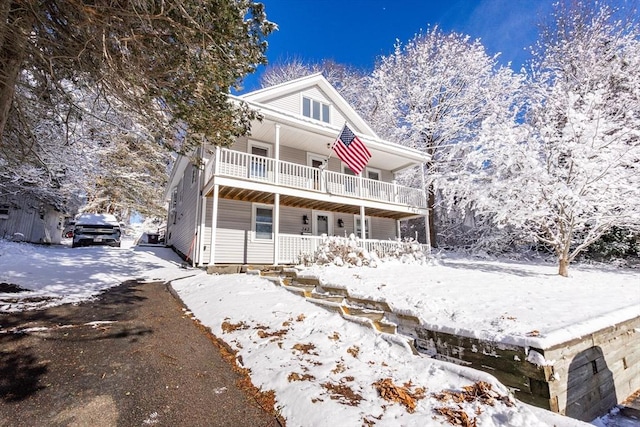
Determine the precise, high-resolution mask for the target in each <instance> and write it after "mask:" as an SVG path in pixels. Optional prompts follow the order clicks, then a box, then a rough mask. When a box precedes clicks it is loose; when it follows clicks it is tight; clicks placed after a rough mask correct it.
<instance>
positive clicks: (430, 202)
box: [427, 184, 438, 248]
mask: <svg viewBox="0 0 640 427" xmlns="http://www.w3.org/2000/svg"><path fill="white" fill-rule="evenodd" d="M427 192H428V194H427V208H428V209H429V214H428V215H429V230H428V231H427V232H428V233H429V239H430V240H431V247H432V248H437V247H438V241H437V240H436V221H435V217H436V215H435V209H434V206H435V204H436V195H435V191H434V189H433V184H429V188H427Z"/></svg>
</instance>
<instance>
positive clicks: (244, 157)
mask: <svg viewBox="0 0 640 427" xmlns="http://www.w3.org/2000/svg"><path fill="white" fill-rule="evenodd" d="M216 153H219V155H218V157H217V158H216V157H212V158H211V159H210V160H209V161H208V164H207V168H206V175H205V178H206V182H209V180H210V179H211V178H212V177H213V176H214V175H219V176H229V177H234V178H242V179H248V180H251V181H257V182H265V183H269V184H274V185H281V186H285V187H291V188H297V189H303V190H309V191H317V192H326V193H330V194H334V195H339V196H347V197H356V198H361V199H366V200H376V201H381V202H387V203H396V204H401V205H407V206H412V207H419V208H426V200H425V196H424V192H423V190H420V189H417V188H411V187H404V186H401V185H397V184H394V183H390V182H382V181H377V180H373V179H368V178H362V177H359V176H353V175H347V174H343V173H338V172H332V171H327V170H322V169H318V168H313V167H310V166H305V165H300V164H297V163H290V162H285V161H282V160H280V161H276V160H275V159H270V158H267V157H262V156H257V155H253V154H248V153H243V152H240V151H234V150H229V149H226V148H220V149H218V150H217V151H216Z"/></svg>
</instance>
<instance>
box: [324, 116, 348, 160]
mask: <svg viewBox="0 0 640 427" xmlns="http://www.w3.org/2000/svg"><path fill="white" fill-rule="evenodd" d="M346 125H347V122H346V121H345V122H344V126H342V129H341V130H340V133H339V134H338V136H337V137H336V139H334V140H333V142H332V143H331V146H330V147H329V149H330V150H331V152H330V153H329V157H327V158H326V160H325V161H324V164H325V165H328V164H329V159H330V158H331V156H333V147H335V145H336V142H338V139H339V138H340V135H342V131H343V130H344V127H345V126H346Z"/></svg>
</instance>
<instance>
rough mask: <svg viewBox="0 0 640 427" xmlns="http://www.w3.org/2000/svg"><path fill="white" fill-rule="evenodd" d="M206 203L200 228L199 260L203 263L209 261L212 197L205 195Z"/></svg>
mask: <svg viewBox="0 0 640 427" xmlns="http://www.w3.org/2000/svg"><path fill="white" fill-rule="evenodd" d="M206 204H207V206H206V212H205V220H204V221H205V222H204V224H205V225H204V228H203V230H202V241H203V243H202V245H203V246H202V248H203V250H202V256H201V260H202V263H203V264H208V263H209V262H210V261H211V219H212V218H213V197H207V198H206Z"/></svg>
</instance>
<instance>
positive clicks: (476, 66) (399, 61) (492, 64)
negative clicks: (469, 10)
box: [369, 27, 520, 246]
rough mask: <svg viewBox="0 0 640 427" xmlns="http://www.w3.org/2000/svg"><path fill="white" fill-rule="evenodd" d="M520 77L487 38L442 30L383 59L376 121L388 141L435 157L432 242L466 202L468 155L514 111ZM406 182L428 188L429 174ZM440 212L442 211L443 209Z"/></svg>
mask: <svg viewBox="0 0 640 427" xmlns="http://www.w3.org/2000/svg"><path fill="white" fill-rule="evenodd" d="M519 85H520V78H519V77H518V76H517V75H514V74H513V72H512V71H511V70H510V69H508V68H505V67H499V66H498V64H497V56H493V57H492V56H489V55H487V53H486V52H485V49H484V47H483V46H482V44H481V43H480V41H479V40H470V38H469V37H468V36H465V35H461V34H457V33H449V34H447V33H444V32H443V31H442V30H440V29H439V28H437V27H436V28H432V29H429V30H428V31H427V32H425V33H421V34H418V35H416V36H415V37H414V38H413V39H412V40H410V41H409V42H408V43H406V44H405V45H402V44H400V43H398V44H397V45H396V49H395V51H394V53H393V54H391V55H389V56H386V57H382V58H381V60H380V61H379V63H378V64H377V66H376V68H375V70H374V72H373V75H372V78H371V82H370V87H369V91H370V92H371V93H372V94H374V95H375V101H374V102H372V104H373V105H374V106H375V108H374V109H372V110H371V112H370V115H369V117H370V121H371V123H372V124H373V125H374V128H375V129H376V131H378V132H379V133H380V135H381V136H383V137H385V138H387V139H389V140H392V141H397V142H400V143H401V144H404V145H407V146H409V147H411V148H415V149H418V150H421V151H423V152H425V153H427V154H429V155H430V156H431V161H430V163H429V165H428V168H427V173H426V180H427V186H428V194H429V208H430V216H431V218H430V219H431V220H430V225H431V227H430V241H431V243H432V245H434V246H435V245H436V243H437V240H436V227H435V225H436V221H435V219H436V218H435V216H436V213H437V216H438V217H439V218H438V220H439V222H440V223H443V222H444V221H445V220H446V218H445V217H446V216H447V215H448V216H449V218H451V215H453V214H456V215H458V218H459V222H463V218H464V215H465V213H466V211H467V206H466V202H465V201H464V200H462V199H460V197H459V196H458V195H457V194H456V193H457V191H453V187H452V183H455V181H456V179H457V176H458V174H460V173H461V172H462V171H463V168H464V161H463V159H464V157H465V156H466V155H467V153H469V152H470V151H471V150H473V149H474V148H473V147H474V145H475V141H476V139H477V137H478V133H479V131H480V130H482V126H481V124H482V122H483V120H484V119H485V118H487V117H491V116H492V115H494V114H496V113H495V111H496V110H498V111H499V110H501V109H505V108H506V109H509V108H511V104H512V103H513V101H512V99H511V97H512V96H513V95H512V94H514V93H517V91H518V88H519ZM416 172H417V173H414V174H413V175H409V176H407V177H405V178H406V179H407V180H409V181H414V182H409V183H410V184H412V185H420V183H421V180H422V177H421V176H420V174H421V173H422V171H416ZM436 210H437V212H436Z"/></svg>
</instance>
